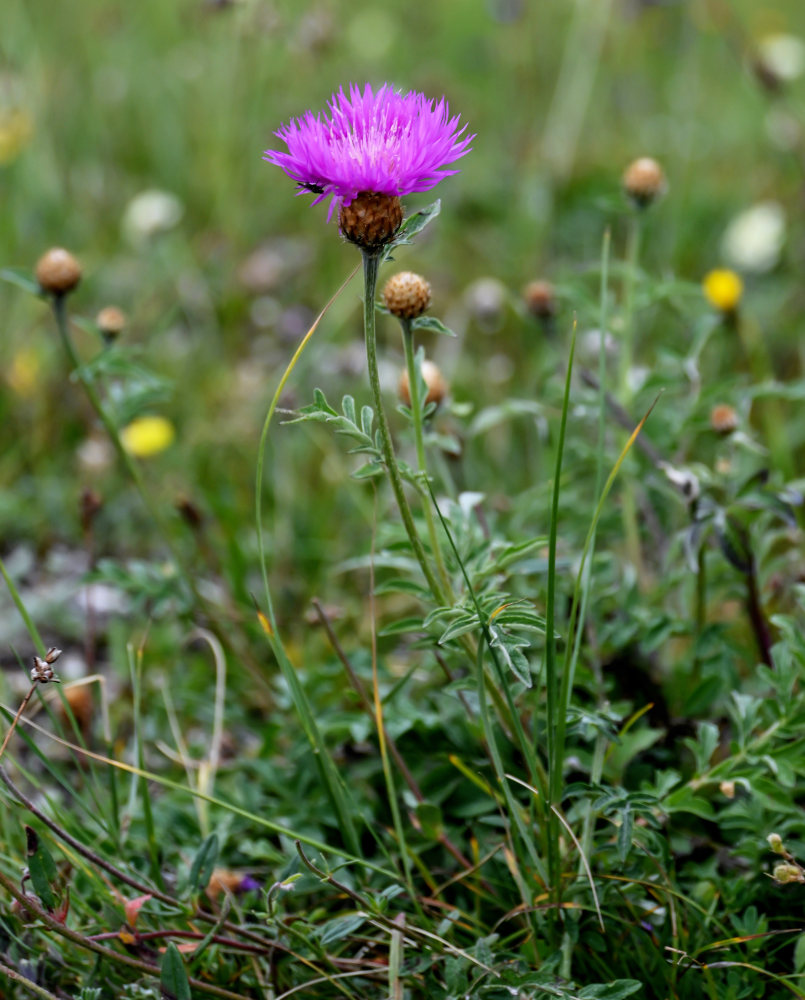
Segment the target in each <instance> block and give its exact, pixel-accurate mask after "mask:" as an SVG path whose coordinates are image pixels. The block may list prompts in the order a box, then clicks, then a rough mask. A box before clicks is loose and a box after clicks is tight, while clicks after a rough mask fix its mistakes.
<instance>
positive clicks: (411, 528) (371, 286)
mask: <svg viewBox="0 0 805 1000" xmlns="http://www.w3.org/2000/svg"><path fill="white" fill-rule="evenodd" d="M379 266H380V255H379V254H377V253H372V252H370V251H363V283H364V293H363V329H364V334H365V337H366V360H367V363H368V367H369V384H370V386H371V389H372V398H373V400H374V407H375V416H376V417H377V428H378V431H379V433H380V446H381V448H382V451H383V461H384V462H385V465H386V471H387V472H388V477H389V481H390V483H391V489H392V491H393V493H394V498H395V500H396V501H397V506H398V508H399V510H400V516H401V517H402V521H403V525H404V527H405V531H406V534H407V535H408V540H409V541H410V543H411V548H412V549H413V550H414V555H415V556H416V559H417V562H418V563H419V565H420V566H421V567H422V572H423V574H424V576H425V579H426V580H427V582H428V586H429V587H430V590H431V593H432V594H433V596H434V598H435V599H436V600H437V601H438V602H439V603H440V604H442V605H444V604H447V595H446V594H445V592H444V590H443V588H442V586H441V584H440V583H439V581H438V580H437V579H436V576H435V574H434V572H433V570H432V569H431V567H430V563H429V562H428V556H427V553H426V552H425V547H424V546H423V544H422V540H421V539H420V537H419V534H418V533H417V530H416V525H415V524H414V516H413V514H412V513H411V507H410V506H409V504H408V499H407V497H406V496H405V489H404V487H403V481H402V476H401V475H400V469H399V466H398V465H397V459H396V458H395V457H394V445H393V444H392V442H391V432H390V430H389V425H388V421H387V420H386V411H385V409H384V408H383V397H382V395H381V392H380V374H379V372H378V369H377V335H376V333H375V294H376V291H377V272H378V269H379Z"/></svg>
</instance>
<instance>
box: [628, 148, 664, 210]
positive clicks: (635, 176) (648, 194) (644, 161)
mask: <svg viewBox="0 0 805 1000" xmlns="http://www.w3.org/2000/svg"><path fill="white" fill-rule="evenodd" d="M666 186H667V184H666V180H665V174H664V173H663V169H662V167H661V166H660V165H659V163H657V161H656V160H652V159H651V157H650V156H642V157H641V158H640V159H639V160H635V161H634V162H633V163H630V164H629V166H628V167H627V168H626V170H625V171H624V172H623V190H624V191H625V192H626V194H627V195H628V196H629V197H630V198H631V199H632V201H633V202H634V203H635V205H637V207H638V208H647V207H648V206H649V205H650V204H651V203H652V202H654V201H656V200H657V199H658V198H660V197H661V196H662V195H663V194H664V193H665V189H666Z"/></svg>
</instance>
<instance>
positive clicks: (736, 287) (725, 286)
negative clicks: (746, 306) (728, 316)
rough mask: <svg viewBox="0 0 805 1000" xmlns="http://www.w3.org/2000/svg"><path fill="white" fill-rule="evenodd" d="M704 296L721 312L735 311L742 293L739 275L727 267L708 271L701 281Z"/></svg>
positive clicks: (741, 282)
mask: <svg viewBox="0 0 805 1000" xmlns="http://www.w3.org/2000/svg"><path fill="white" fill-rule="evenodd" d="M702 289H703V290H704V297H705V298H706V299H707V301H708V302H709V303H710V305H711V306H715V308H716V309H720V310H721V312H723V313H731V312H735V310H736V309H737V308H738V303H739V302H740V301H741V296H742V295H743V290H744V283H743V281H742V280H741V277H740V275H738V274H736V273H735V271H730V270H728V269H727V268H717V269H716V270H715V271H709V272H708V273H707V274H706V275H705V276H704V281H703V282H702Z"/></svg>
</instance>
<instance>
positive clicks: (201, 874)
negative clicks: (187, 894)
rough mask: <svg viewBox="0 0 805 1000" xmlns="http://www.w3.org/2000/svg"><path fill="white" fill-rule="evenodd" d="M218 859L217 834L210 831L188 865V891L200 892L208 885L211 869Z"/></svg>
mask: <svg viewBox="0 0 805 1000" xmlns="http://www.w3.org/2000/svg"><path fill="white" fill-rule="evenodd" d="M217 861H218V836H217V834H214V833H211V834H210V835H209V837H207V839H206V840H205V841H204V842H203V843H202V845H201V847H199V849H198V850H197V851H196V856H195V857H194V858H193V864H192V865H191V866H190V891H191V892H201V890H203V889H206V888H207V886H208V885H209V882H210V878H211V877H212V872H213V869H214V868H215V864H216V862H217Z"/></svg>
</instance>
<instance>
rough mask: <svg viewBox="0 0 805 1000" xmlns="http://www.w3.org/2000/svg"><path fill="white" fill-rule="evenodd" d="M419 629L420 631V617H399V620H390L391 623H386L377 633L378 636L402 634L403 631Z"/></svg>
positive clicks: (416, 630)
mask: <svg viewBox="0 0 805 1000" xmlns="http://www.w3.org/2000/svg"><path fill="white" fill-rule="evenodd" d="M421 631H422V619H421V618H401V619H400V620H399V621H396V622H392V624H391V625H387V626H386V628H384V629H381V630H380V631H379V632H378V633H377V634H378V636H387V635H402V634H403V633H405V632H421Z"/></svg>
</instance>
